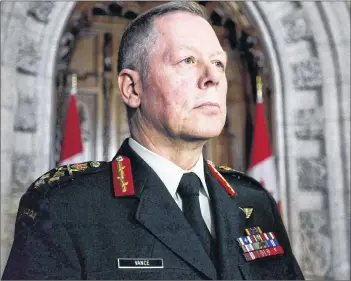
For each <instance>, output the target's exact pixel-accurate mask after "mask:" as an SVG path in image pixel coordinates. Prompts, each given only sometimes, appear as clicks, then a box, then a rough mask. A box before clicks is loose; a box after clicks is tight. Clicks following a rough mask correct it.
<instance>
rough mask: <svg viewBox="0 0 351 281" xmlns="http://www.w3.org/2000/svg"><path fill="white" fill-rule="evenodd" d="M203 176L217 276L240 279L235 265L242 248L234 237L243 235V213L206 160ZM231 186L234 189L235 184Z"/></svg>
mask: <svg viewBox="0 0 351 281" xmlns="http://www.w3.org/2000/svg"><path fill="white" fill-rule="evenodd" d="M205 177H206V183H207V185H208V190H209V193H210V198H211V207H212V212H213V218H214V222H215V229H216V243H217V254H218V272H219V275H220V276H219V278H220V279H225V280H228V279H232V280H233V279H234V280H239V279H242V276H241V274H240V272H239V268H238V266H237V265H238V264H239V261H240V260H241V259H242V257H241V255H242V250H241V249H240V248H239V246H238V243H237V241H236V238H238V237H241V236H243V230H244V228H245V215H244V213H243V212H242V211H241V210H240V209H239V205H238V203H237V198H236V197H230V196H229V194H228V193H227V191H226V190H225V188H224V187H223V186H222V184H221V183H220V182H219V181H218V180H217V179H216V178H215V177H214V175H213V174H212V172H211V171H210V169H209V168H208V166H207V164H206V162H205ZM233 188H234V189H235V186H233ZM237 196H240V195H237Z"/></svg>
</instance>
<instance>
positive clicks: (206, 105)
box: [194, 102, 219, 109]
mask: <svg viewBox="0 0 351 281" xmlns="http://www.w3.org/2000/svg"><path fill="white" fill-rule="evenodd" d="M213 107H218V108H219V104H218V103H216V102H204V103H201V104H199V105H197V106H195V107H194V108H195V109H197V108H213Z"/></svg>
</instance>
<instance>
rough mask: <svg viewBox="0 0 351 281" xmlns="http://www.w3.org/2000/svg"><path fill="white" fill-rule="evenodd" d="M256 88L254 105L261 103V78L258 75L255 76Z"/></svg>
mask: <svg viewBox="0 0 351 281" xmlns="http://www.w3.org/2000/svg"><path fill="white" fill-rule="evenodd" d="M256 88H257V98H256V103H263V95H262V78H261V76H260V75H257V76H256Z"/></svg>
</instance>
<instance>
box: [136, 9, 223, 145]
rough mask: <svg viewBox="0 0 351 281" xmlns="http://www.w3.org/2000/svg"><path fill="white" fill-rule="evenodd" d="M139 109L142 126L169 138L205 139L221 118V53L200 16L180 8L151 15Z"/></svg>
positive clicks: (215, 131)
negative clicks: (151, 32)
mask: <svg viewBox="0 0 351 281" xmlns="http://www.w3.org/2000/svg"><path fill="white" fill-rule="evenodd" d="M154 24H155V29H156V32H157V42H155V45H154V47H153V50H152V51H151V52H152V53H151V55H150V61H149V73H148V80H147V81H146V84H147V85H148V87H147V88H146V89H145V94H144V95H143V96H142V97H141V99H142V100H141V107H140V109H141V114H142V115H143V116H144V117H145V118H146V120H147V121H146V122H147V124H148V126H152V127H154V128H155V129H156V130H157V131H158V132H159V133H161V134H163V135H165V136H166V137H167V138H170V139H175V140H179V139H182V140H188V141H189V140H207V139H209V138H211V137H214V136H217V135H219V134H220V132H221V130H222V129H223V126H224V122H225V117H226V94H227V79H226V76H225V66H226V63H227V61H226V60H227V57H226V53H225V52H224V51H223V49H222V47H221V45H220V43H219V41H218V39H217V36H216V34H215V32H214V31H213V29H212V27H211V26H210V24H209V23H208V22H206V21H205V20H204V19H203V18H201V17H199V16H196V15H193V14H190V13H186V12H176V13H172V14H167V15H165V16H162V17H160V18H157V19H156V20H155V23H154Z"/></svg>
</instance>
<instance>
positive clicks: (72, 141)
mask: <svg viewBox="0 0 351 281" xmlns="http://www.w3.org/2000/svg"><path fill="white" fill-rule="evenodd" d="M73 79H76V77H74V78H73ZM75 83H76V82H75ZM73 84H74V83H73ZM76 93H77V88H76V84H75V85H74V86H72V90H71V96H70V99H69V103H68V109H67V114H66V122H65V127H64V134H63V139H62V145H61V156H60V163H59V165H60V166H62V165H66V164H72V163H79V162H82V161H83V142H82V135H81V131H80V121H79V115H78V109H77V100H76Z"/></svg>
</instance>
